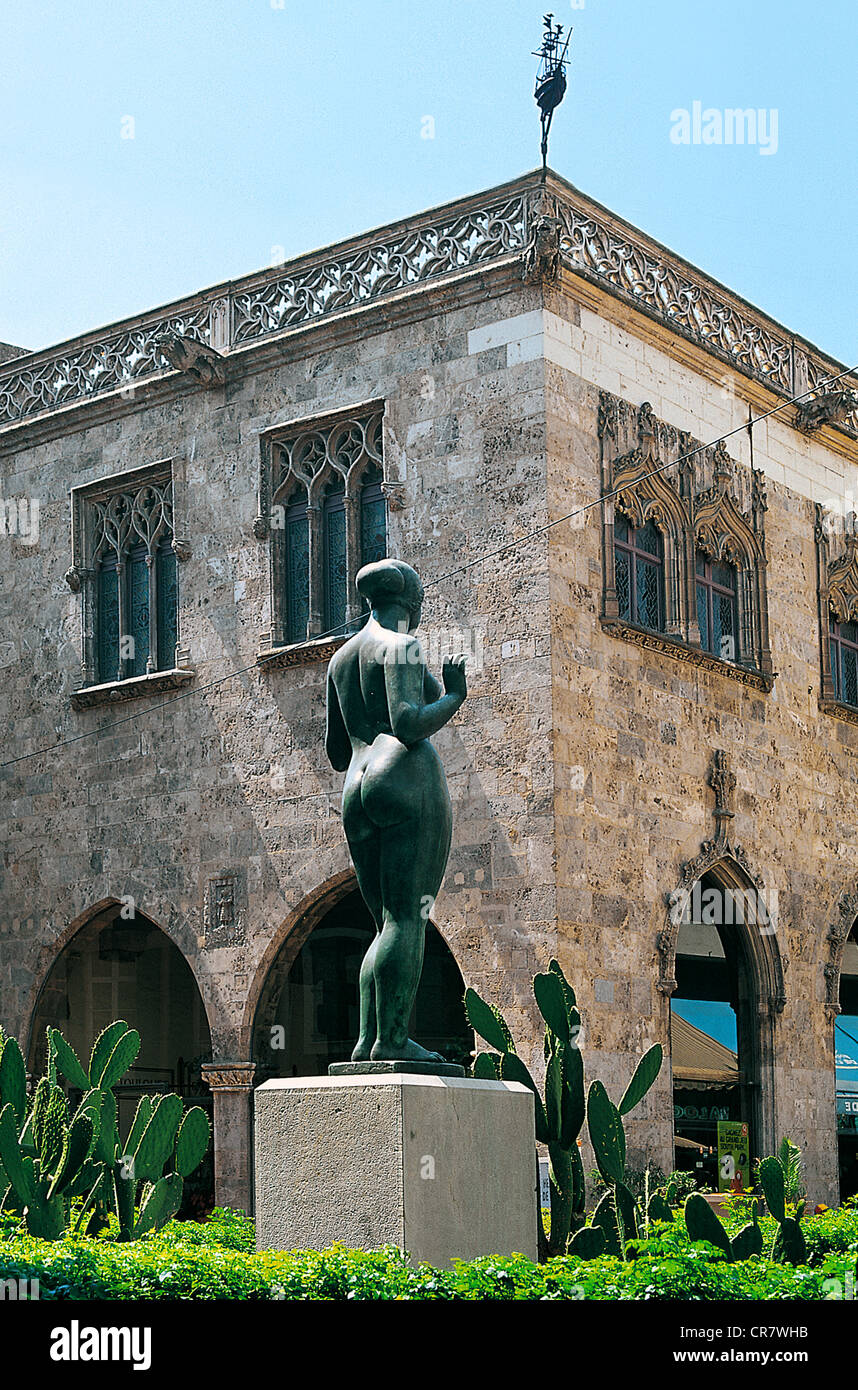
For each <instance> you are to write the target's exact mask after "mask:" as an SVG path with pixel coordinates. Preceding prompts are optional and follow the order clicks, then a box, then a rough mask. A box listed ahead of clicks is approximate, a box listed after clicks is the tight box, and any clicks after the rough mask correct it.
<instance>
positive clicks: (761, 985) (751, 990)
mask: <svg viewBox="0 0 858 1390" xmlns="http://www.w3.org/2000/svg"><path fill="white" fill-rule="evenodd" d="M772 931H773V925H772V923H771V922H770V921H769V917H768V914H767V911H766V908H765V905H764V903H763V898H762V894H761V893H760V891H759V890H758V889H755V888H750V889H749V888H747V887H745V886H744V885H743V884H742V885H741V886H740V879H739V878H738V877H737V876H736V875H735V874H734V873H732V872H731V871H730V869H729V867H728V866H717V867H715V868H713V869H712V870H711V871H710V872H708V873H705V874H704V875H703V876H702V877H701V878H700V879H699V880H698V881H697V882H696V883H695V884H694V886H693V889H692V891H691V892H690V894H689V895H688V899H687V902H686V904H685V908H684V912H683V916H682V920H681V923H680V925H679V931H678V935H677V938H676V960H675V980H676V988H675V990H674V991H673V993H672V995H671V1000H670V1037H671V1065H672V1073H673V1102H674V1144H675V1159H674V1161H675V1165H676V1167H677V1168H680V1169H686V1170H691V1171H692V1172H693V1173H694V1174H695V1176H696V1177H697V1179H698V1183H699V1184H700V1185H705V1186H708V1187H712V1188H715V1189H721V1190H726V1189H728V1188H730V1187H733V1188H734V1189H740V1188H743V1187H744V1188H747V1187H750V1186H751V1171H750V1165H751V1162H752V1161H753V1159H754V1158H758V1157H761V1156H762V1155H763V1154H764V1153H765V1152H767V1151H768V1149H769V1147H770V1144H771V1139H770V1135H769V1130H770V1123H769V1116H768V1113H767V1111H768V1108H769V1104H770V1087H769V1086H768V1085H766V1084H764V1083H765V1082H767V1081H768V1079H769V1078H768V1077H767V1076H766V1074H765V1073H766V1069H767V1067H769V1066H770V1059H771V1052H772V1043H771V1037H770V1036H769V1034H770V1031H771V1011H770V1005H771V1000H770V998H769V997H768V996H767V994H766V992H765V985H766V981H765V980H763V981H761V980H760V957H761V948H760V946H759V940H760V939H761V938H762V939H765V938H766V936H768V935H770V934H771V933H772Z"/></svg>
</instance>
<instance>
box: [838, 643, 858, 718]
mask: <svg viewBox="0 0 858 1390" xmlns="http://www.w3.org/2000/svg"><path fill="white" fill-rule="evenodd" d="M841 650H842V652H843V694H842V695H841V696H840V698H841V700H844V701H845V702H846V704H847V705H858V653H856V652H854V651H852V650H850V648H849V647H842V648H841Z"/></svg>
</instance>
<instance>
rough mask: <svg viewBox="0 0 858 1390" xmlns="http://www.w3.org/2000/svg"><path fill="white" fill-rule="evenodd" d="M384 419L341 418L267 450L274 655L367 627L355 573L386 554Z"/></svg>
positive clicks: (264, 506)
mask: <svg viewBox="0 0 858 1390" xmlns="http://www.w3.org/2000/svg"><path fill="white" fill-rule="evenodd" d="M382 413H383V412H382V409H381V408H380V406H378V405H376V406H374V407H372V408H367V409H366V410H365V411H363V412H360V413H357V412H356V413H354V414H352V413H351V412H347V411H340V412H337V413H335V414H333V415H331V416H328V417H326V418H325V419H320V418H316V419H314V420H313V421H308V422H306V423H305V424H302V425H292V426H290V427H289V428H288V429H285V428H283V429H281V428H278V429H277V430H275V431H272V432H271V435H270V436H269V437H268V438H264V439H263V441H262V467H261V472H260V497H259V500H260V515H259V516H258V517H257V519H256V523H255V525H254V531H255V533H256V535H257V536H258V537H259V538H260V539H266V538H268V539H270V542H271V580H272V582H271V595H272V605H271V609H272V612H271V618H272V623H271V632H270V636H269V638H268V641H269V643H270V646H271V647H273V648H277V647H281V646H292V645H294V644H299V643H304V642H308V643H309V642H312V641H313V640H314V639H317V638H322V637H331V638H341V637H345V636H348V635H349V633H350V632H353V631H355V630H356V627H357V625H358V623H359V622H360V619H361V613H362V611H363V604H362V601H361V599H360V596H359V595H358V592H357V587H356V585H355V578H356V576H357V572H358V570H359V569H360V568H361V566H362V565H364V564H367V563H369V562H370V561H371V560H380V559H382V558H383V557H384V556H385V555H386V554H387V500H386V497H385V493H384V472H383V466H382V457H381V450H382ZM269 499H270V501H269ZM293 659H295V658H293ZM297 659H302V658H297ZM308 659H312V654H309V653H308Z"/></svg>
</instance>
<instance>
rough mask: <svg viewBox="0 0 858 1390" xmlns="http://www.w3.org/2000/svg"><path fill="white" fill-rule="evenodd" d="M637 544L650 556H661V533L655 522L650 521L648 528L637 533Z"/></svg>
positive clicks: (643, 528)
mask: <svg viewBox="0 0 858 1390" xmlns="http://www.w3.org/2000/svg"><path fill="white" fill-rule="evenodd" d="M635 544H636V545H637V547H638V549H639V550H645V551H646V552H647V554H648V555H658V556H659V557H660V556H661V532H660V531H659V529H658V527H657V526H656V525H655V523H654V522H652V521H648V522H647V524H646V526H643V527H641V529H640V530H639V531H636V532H635Z"/></svg>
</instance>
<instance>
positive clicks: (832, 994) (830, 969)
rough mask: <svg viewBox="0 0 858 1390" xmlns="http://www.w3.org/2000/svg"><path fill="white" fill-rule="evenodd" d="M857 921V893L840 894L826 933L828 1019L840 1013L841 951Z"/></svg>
mask: <svg viewBox="0 0 858 1390" xmlns="http://www.w3.org/2000/svg"><path fill="white" fill-rule="evenodd" d="M856 920H858V892H856V891H855V890H854V889H853V890H848V891H847V892H845V893H841V894H840V897H839V899H838V901H837V907H836V908H835V911H834V916H833V918H832V921H831V924H830V925H829V928H828V931H827V933H826V937H825V939H826V941H827V943H828V961H827V963H826V965H825V967H824V975H825V1008H826V1012H827V1013H828V1015H829V1017H831V1018H835V1017H836V1016H837V1014H839V1013H840V969H841V966H842V963H843V950H844V947H845V945H846V942H847V941H848V940H849V937H850V935H851V934H852V929H853V927H854V926H855V922H856Z"/></svg>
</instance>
